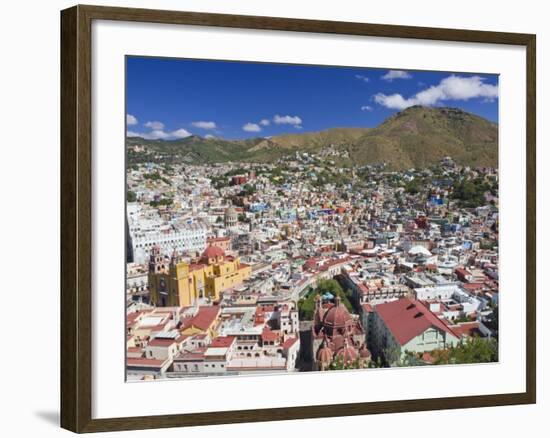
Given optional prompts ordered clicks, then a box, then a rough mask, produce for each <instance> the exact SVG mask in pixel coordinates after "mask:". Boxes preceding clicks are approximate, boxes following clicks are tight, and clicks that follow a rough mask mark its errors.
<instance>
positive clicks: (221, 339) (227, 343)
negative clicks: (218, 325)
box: [209, 336, 235, 348]
mask: <svg viewBox="0 0 550 438" xmlns="http://www.w3.org/2000/svg"><path fill="white" fill-rule="evenodd" d="M233 342H235V336H218V337H217V338H214V339H212V343H211V344H210V345H209V347H213V348H217V347H222V348H228V347H231V345H232V344H233Z"/></svg>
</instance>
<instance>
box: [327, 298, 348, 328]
mask: <svg viewBox="0 0 550 438" xmlns="http://www.w3.org/2000/svg"><path fill="white" fill-rule="evenodd" d="M351 322H353V318H352V316H351V315H350V313H349V312H348V309H346V306H344V305H343V304H341V303H340V297H336V304H335V305H334V306H332V307H331V308H330V309H328V310H327V311H326V313H325V316H324V318H323V325H324V326H325V327H330V328H344V327H346V326H347V325H348V324H350V323H351Z"/></svg>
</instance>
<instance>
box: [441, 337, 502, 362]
mask: <svg viewBox="0 0 550 438" xmlns="http://www.w3.org/2000/svg"><path fill="white" fill-rule="evenodd" d="M432 356H433V357H434V359H435V361H434V364H436V365H442V364H464V363H488V362H497V361H498V341H497V340H496V339H494V338H480V337H474V338H470V339H469V340H467V341H464V342H461V343H460V344H458V345H457V346H456V347H450V348H448V349H446V350H436V351H434V352H432Z"/></svg>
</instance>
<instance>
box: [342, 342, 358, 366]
mask: <svg viewBox="0 0 550 438" xmlns="http://www.w3.org/2000/svg"><path fill="white" fill-rule="evenodd" d="M346 344H347V342H346ZM336 356H337V357H339V358H341V359H342V360H343V361H344V363H350V362H353V361H354V360H355V359H357V358H358V357H359V354H358V353H357V350H356V349H355V348H353V347H351V346H349V345H345V346H344V348H342V349H341V350H340V351H338V353H336Z"/></svg>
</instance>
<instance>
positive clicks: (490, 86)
mask: <svg viewBox="0 0 550 438" xmlns="http://www.w3.org/2000/svg"><path fill="white" fill-rule="evenodd" d="M126 62H127V69H126V110H127V115H126V121H127V134H128V135H129V136H136V135H140V136H143V137H146V138H163V139H174V138H183V137H186V136H188V135H191V134H195V135H200V136H203V137H204V136H217V137H222V138H228V139H241V138H251V137H260V136H261V137H268V136H272V135H279V134H283V133H299V132H309V131H319V130H322V129H327V128H334V127H372V126H377V125H378V124H380V123H381V122H383V121H384V120H385V119H386V118H387V117H389V116H390V115H392V114H394V113H396V112H397V111H400V110H402V109H404V108H407V107H409V106H412V105H415V104H421V105H427V106H452V107H459V108H462V109H464V110H466V111H469V112H472V113H474V114H478V115H480V116H482V117H485V118H487V119H489V120H492V121H495V122H498V76H496V75H485V74H478V73H460V72H455V73H449V72H426V71H412V70H408V71H403V70H397V69H396V70H388V69H375V68H357V67H326V66H301V65H287V64H268V63H265V64H264V63H247V62H227V61H207V60H186V59H172V58H144V57H128V58H127V61H126Z"/></svg>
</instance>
